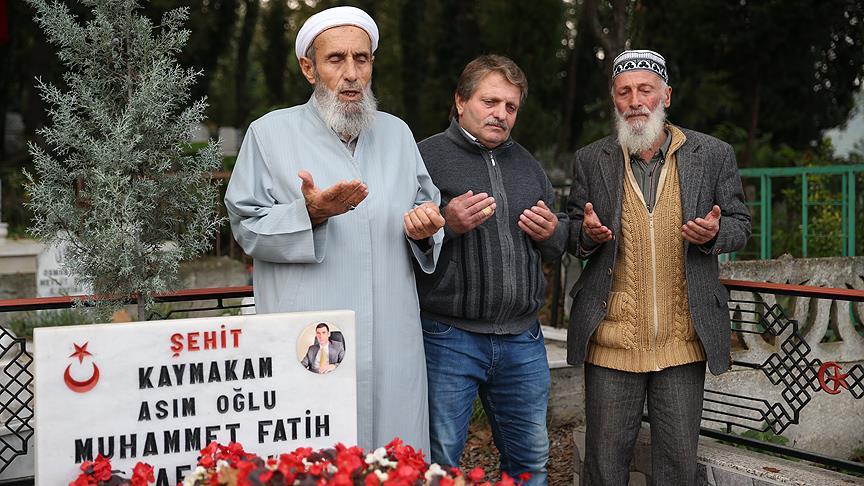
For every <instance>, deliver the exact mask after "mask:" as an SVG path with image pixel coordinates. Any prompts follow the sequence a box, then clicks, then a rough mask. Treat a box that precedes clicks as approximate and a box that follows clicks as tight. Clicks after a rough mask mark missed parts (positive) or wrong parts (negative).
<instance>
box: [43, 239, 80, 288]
mask: <svg viewBox="0 0 864 486" xmlns="http://www.w3.org/2000/svg"><path fill="white" fill-rule="evenodd" d="M62 248H63V244H59V245H52V246H45V247H44V248H43V249H42V251H41V252H39V255H37V256H36V295H37V296H38V297H60V296H66V295H89V294H90V293H92V292H91V290H90V288H89V286H86V285H83V284H79V283H78V282H77V281H76V280H75V278H74V277H73V276H72V275H70V274H69V272H68V271H67V270H66V269H65V268H63V254H64V252H63V250H62Z"/></svg>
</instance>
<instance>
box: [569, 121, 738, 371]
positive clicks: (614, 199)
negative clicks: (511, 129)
mask: <svg viewBox="0 0 864 486" xmlns="http://www.w3.org/2000/svg"><path fill="white" fill-rule="evenodd" d="M682 131H683V132H684V135H686V137H687V140H686V141H685V142H684V145H682V146H681V148H679V149H678V151H677V152H676V154H677V163H678V176H679V179H680V181H681V182H680V184H681V205H682V211H683V221H682V222H681V224H682V225H683V224H684V223H686V222H687V221H689V220H692V219H696V218H701V217H704V216H705V215H706V214H708V213H709V212H710V211H711V207H712V206H714V205H715V204H716V205H718V206H720V209H721V211H722V216H721V218H720V232H719V233H717V237H716V238H715V239H714V240H713V241H711V242H708V243H706V244H705V245H700V246H698V247H697V246H694V245H691V244H690V242H688V241H687V240H684V252H685V255H686V257H685V274H686V278H687V289H688V298H689V301H690V315H691V317H692V319H693V326H694V327H695V329H696V333H697V334H698V335H699V339H700V340H701V341H702V345H703V346H704V348H705V353H706V354H707V356H708V368H709V369H710V370H711V372H712V373H714V374H715V375H716V374H720V373H723V372H724V371H726V370H728V369H729V367H730V354H729V342H730V323H729V309H728V300H729V293H728V291H727V290H726V288H725V287H724V286H723V285H721V284H720V279H719V270H718V266H717V255H719V254H720V253H727V252H732V251H736V250H738V249H740V248H742V247H744V245H745V244H746V243H747V240H748V239H749V238H750V212H749V210H748V209H747V206H746V205H745V204H744V192H743V191H742V189H741V178H740V176H739V174H738V166H737V164H736V162H735V152H734V151H733V150H732V147H731V146H729V144H727V143H725V142H723V141H720V140H718V139H716V138H714V137H711V136H709V135H705V134H703V133H699V132H694V131H692V130H686V129H682ZM573 171H574V174H573V185H572V186H571V188H570V198H569V200H568V201H567V212H568V214H569V216H570V240H569V244H568V251H570V252H571V253H573V254H574V255H576V256H580V255H581V254H582V252H581V251H580V236H581V232H582V219H583V213H584V209H585V203H587V202H590V203H592V204H593V205H594V211H595V212H596V213H597V216H598V217H599V218H600V221H601V222H602V223H603V224H604V225H606V226H607V227H609V228H610V229H611V230H612V234H613V235H616V238H615V239H613V240H611V241H609V242H606V243H604V244H602V245H601V246H600V247H599V248H597V249H596V250H595V251H594V252H593V253H591V254H590V255H589V256H587V257H585V258H586V259H587V265H586V266H585V268H584V270H583V271H582V274H581V276H580V277H579V280H578V281H577V282H576V284H575V285H574V286H573V288H572V289H571V290H570V296H571V297H573V307H572V309H571V310H570V326H569V330H568V333H567V361H568V362H569V363H571V364H582V363H583V362H584V361H585V355H586V353H587V350H588V340H589V339H590V338H591V335H592V334H594V331H595V330H596V329H597V326H598V325H599V324H600V321H602V320H603V318H604V317H605V315H606V301H607V299H608V296H609V292H610V291H611V289H612V269H613V268H614V266H615V257H616V255H617V250H618V240H617V235H618V234H619V233H620V230H621V198H622V192H623V185H624V155H623V154H622V153H621V147H620V145H618V142H617V141H616V139H615V138H614V137H606V138H604V139H602V140H599V141H597V142H594V143H592V144H591V145H588V146H586V147H584V148H582V149H580V150H579V151H577V152H576V156H575V160H574V162H573Z"/></svg>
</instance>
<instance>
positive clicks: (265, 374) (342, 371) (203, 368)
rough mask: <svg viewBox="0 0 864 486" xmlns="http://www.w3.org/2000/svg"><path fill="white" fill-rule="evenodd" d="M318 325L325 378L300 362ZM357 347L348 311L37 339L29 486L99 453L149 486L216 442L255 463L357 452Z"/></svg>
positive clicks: (70, 331)
mask: <svg viewBox="0 0 864 486" xmlns="http://www.w3.org/2000/svg"><path fill="white" fill-rule="evenodd" d="M321 322H324V323H327V324H328V326H329V328H330V330H331V340H334V341H335V340H339V339H341V341H342V343H344V344H343V346H342V349H344V354H343V355H342V356H341V362H339V363H338V364H337V365H336V368H335V369H333V370H332V371H329V372H328V373H324V374H318V373H315V372H313V371H310V370H308V369H307V368H305V367H304V366H303V364H302V363H301V360H302V357H303V356H306V355H307V351H308V350H309V347H310V345H311V344H312V343H313V340H314V339H315V328H316V326H317V324H319V323H321ZM337 334H338V338H337ZM355 342H356V340H355V331H354V312H352V311H327V312H304V313H292V314H266V315H259V316H229V317H216V318H199V319H178V320H169V321H160V322H136V323H128V324H97V325H90V326H72V327H55V328H39V329H36V330H35V332H34V344H35V366H36V385H35V395H36V484H37V485H42V486H49V485H50V486H54V485H57V484H68V483H69V482H70V481H72V480H73V479H75V477H77V475H78V473H79V472H80V471H79V467H80V464H81V462H83V461H85V460H91V459H93V458H95V457H96V455H97V454H99V453H102V454H103V455H111V456H112V459H111V465H112V468H113V469H115V470H120V471H123V473H124V474H125V477H127V478H128V477H131V472H132V468H133V467H134V466H135V464H136V463H138V462H139V461H140V462H146V463H148V464H150V465H152V466H153V467H154V468H155V473H156V479H157V481H156V484H157V486H158V485H163V484H164V485H175V484H177V483H178V482H179V481H181V480H182V478H183V476H185V475H186V474H188V473H189V472H190V471H193V470H194V469H195V466H196V464H197V458H198V455H199V452H200V450H201V449H202V448H204V447H206V446H207V444H208V443H209V442H210V441H214V440H215V441H218V442H220V443H221V444H223V445H227V444H228V443H230V442H239V443H241V444H242V445H243V447H244V449H245V450H246V451H248V452H254V453H256V454H258V455H259V456H262V457H266V456H268V455H276V454H279V453H285V452H290V451H293V450H294V449H296V448H298V447H312V448H323V447H332V446H333V445H334V444H335V443H337V442H342V443H344V444H355V443H356V441H357V395H356V361H355V349H356V347H355ZM328 356H330V357H333V356H334V353H332V352H331V353H329V355H328Z"/></svg>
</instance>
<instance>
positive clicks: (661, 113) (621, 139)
mask: <svg viewBox="0 0 864 486" xmlns="http://www.w3.org/2000/svg"><path fill="white" fill-rule="evenodd" d="M642 112H643V113H644V112H647V113H648V119H647V120H645V121H637V122H635V123H633V124H630V122H628V121H627V119H626V118H625V116H626V115H627V114H633V113H632V112H625V113H624V114H621V113H619V112H618V110H615V127H616V128H617V131H618V143H620V144H621V146H623V147H624V148H625V149H627V150H628V151H629V152H630V153H631V154H638V153H642V152H644V151H646V150H649V149H650V148H651V147H652V146H653V145H654V143H655V142H656V141H657V139H658V138H660V135H661V134H662V133H663V124H664V123H666V107H665V106H663V102H662V101H661V102H660V103H658V104H657V108H654V111H648V109H647V108H644V109H643V110H642Z"/></svg>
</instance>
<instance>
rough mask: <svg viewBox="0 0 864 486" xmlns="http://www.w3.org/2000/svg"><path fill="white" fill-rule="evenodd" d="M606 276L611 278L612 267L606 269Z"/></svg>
mask: <svg viewBox="0 0 864 486" xmlns="http://www.w3.org/2000/svg"><path fill="white" fill-rule="evenodd" d="M606 275H609V276H610V277H611V276H612V267H609V268H607V269H606Z"/></svg>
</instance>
